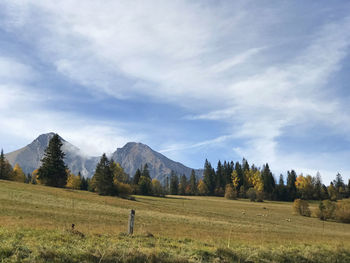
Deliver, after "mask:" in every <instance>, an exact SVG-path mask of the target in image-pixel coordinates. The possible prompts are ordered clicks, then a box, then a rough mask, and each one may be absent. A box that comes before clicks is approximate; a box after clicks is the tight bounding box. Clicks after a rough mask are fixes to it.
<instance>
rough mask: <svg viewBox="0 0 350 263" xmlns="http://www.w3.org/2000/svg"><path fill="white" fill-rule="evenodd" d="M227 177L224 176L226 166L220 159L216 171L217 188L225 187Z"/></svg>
mask: <svg viewBox="0 0 350 263" xmlns="http://www.w3.org/2000/svg"><path fill="white" fill-rule="evenodd" d="M225 180H226V179H225V178H224V167H223V166H222V164H221V161H220V160H219V161H218V165H217V166H216V172H215V186H216V188H223V189H224V187H225Z"/></svg>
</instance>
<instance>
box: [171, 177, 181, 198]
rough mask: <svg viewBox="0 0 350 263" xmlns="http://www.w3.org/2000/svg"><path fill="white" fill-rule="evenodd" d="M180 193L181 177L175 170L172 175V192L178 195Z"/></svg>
mask: <svg viewBox="0 0 350 263" xmlns="http://www.w3.org/2000/svg"><path fill="white" fill-rule="evenodd" d="M178 193H179V177H178V176H177V174H176V173H175V172H174V171H171V175H170V194H171V195H177V194H178Z"/></svg>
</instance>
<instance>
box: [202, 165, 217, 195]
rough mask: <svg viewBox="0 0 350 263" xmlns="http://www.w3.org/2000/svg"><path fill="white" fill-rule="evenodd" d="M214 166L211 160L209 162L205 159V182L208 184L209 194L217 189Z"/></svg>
mask: <svg viewBox="0 0 350 263" xmlns="http://www.w3.org/2000/svg"><path fill="white" fill-rule="evenodd" d="M213 171H214V170H213V168H212V167H211V164H210V162H208V160H207V159H205V163H204V173H203V182H204V184H205V185H206V187H207V189H208V192H209V195H213V194H214V189H215V181H214V176H215V171H214V173H213Z"/></svg>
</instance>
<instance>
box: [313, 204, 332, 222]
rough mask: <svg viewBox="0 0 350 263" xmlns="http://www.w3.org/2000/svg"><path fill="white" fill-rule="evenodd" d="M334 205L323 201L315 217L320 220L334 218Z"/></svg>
mask: <svg viewBox="0 0 350 263" xmlns="http://www.w3.org/2000/svg"><path fill="white" fill-rule="evenodd" d="M334 211H335V203H334V202H332V201H330V200H324V201H322V202H321V203H320V205H319V206H318V211H317V212H316V216H317V217H318V218H319V219H321V220H328V219H333V218H334Z"/></svg>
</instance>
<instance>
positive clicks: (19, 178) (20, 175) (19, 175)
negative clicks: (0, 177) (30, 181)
mask: <svg viewBox="0 0 350 263" xmlns="http://www.w3.org/2000/svg"><path fill="white" fill-rule="evenodd" d="M13 180H14V181H16V182H22V183H25V181H26V175H25V174H24V172H23V170H22V168H21V166H19V164H18V163H16V165H15V167H14V168H13Z"/></svg>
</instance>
